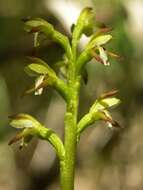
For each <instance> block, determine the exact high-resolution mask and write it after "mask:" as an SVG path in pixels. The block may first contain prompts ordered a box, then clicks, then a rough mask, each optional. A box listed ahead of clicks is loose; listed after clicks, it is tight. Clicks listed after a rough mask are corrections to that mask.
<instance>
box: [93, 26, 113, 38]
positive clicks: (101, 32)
mask: <svg viewBox="0 0 143 190" xmlns="http://www.w3.org/2000/svg"><path fill="white" fill-rule="evenodd" d="M112 30H113V29H112V28H111V27H103V28H100V29H99V30H98V31H97V32H96V35H97V36H98V35H100V34H103V33H108V32H111V31H112Z"/></svg>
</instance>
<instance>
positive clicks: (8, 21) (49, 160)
mask: <svg viewBox="0 0 143 190" xmlns="http://www.w3.org/2000/svg"><path fill="white" fill-rule="evenodd" d="M85 6H92V7H94V9H95V12H96V20H97V21H98V22H103V23H105V24H106V25H107V26H110V27H112V28H113V31H112V35H113V40H112V42H111V43H110V44H109V45H108V49H109V50H111V51H113V52H115V53H117V54H119V55H121V57H122V58H121V59H119V60H115V59H111V60H110V62H111V66H110V67H104V66H103V65H101V64H99V63H97V62H96V61H95V60H94V61H92V62H91V63H88V64H87V66H86V68H87V72H88V83H87V84H86V85H85V84H84V83H83V82H82V88H81V97H80V116H82V115H83V114H84V113H86V112H87V111H88V109H89V106H90V105H91V104H92V102H93V101H94V100H95V98H96V97H97V96H99V95H100V94H101V93H104V92H107V91H110V90H112V89H119V93H118V97H119V98H120V99H121V100H122V104H121V105H120V106H119V107H118V108H116V109H114V110H113V116H114V118H115V119H116V120H117V121H119V123H120V124H121V126H123V129H122V130H109V129H107V128H106V127H105V126H104V124H103V123H97V124H95V125H93V126H92V127H91V128H89V129H88V130H87V131H86V133H84V134H83V135H82V138H81V142H80V144H79V146H78V155H77V168H76V180H75V187H76V188H75V189H77V190H108V189H109V190H124V189H125V190H142V187H143V162H142V160H143V138H142V134H143V127H142V125H143V98H142V96H143V85H142V84H143V65H142V64H143V63H142V60H143V59H142V58H143V56H142V55H143V22H142V20H143V1H142V0H126V1H124V0H100V1H98V0H91V1H90V0H81V1H80V0H41V1H38V0H1V1H0V190H38V189H40V190H58V189H59V179H58V173H59V171H58V162H57V159H56V157H55V153H54V151H53V149H52V148H51V146H50V145H48V143H47V142H43V141H37V139H34V140H33V141H32V143H30V145H29V146H28V147H27V148H25V149H24V150H22V151H19V150H18V145H14V146H12V147H9V146H8V141H9V139H10V138H11V137H12V136H13V135H14V134H15V133H16V130H14V129H12V128H11V127H10V126H9V124H8V123H9V120H8V116H9V115H11V114H15V113H19V112H26V113H29V114H33V115H34V116H35V117H37V118H38V119H39V120H40V121H41V122H42V123H43V124H45V125H46V126H48V127H51V128H53V129H54V130H55V131H56V132H57V133H58V134H59V135H60V136H61V137H62V136H63V119H64V111H65V103H64V101H63V100H62V98H61V97H60V96H59V95H58V94H57V93H56V92H55V91H53V90H52V89H51V88H48V89H46V90H45V91H44V93H43V94H42V96H34V95H29V96H25V97H23V98H21V95H22V94H23V92H24V91H25V89H27V88H28V87H29V86H31V85H32V84H33V79H31V78H29V77H28V76H27V75H26V74H25V73H24V71H23V68H24V66H25V65H27V64H28V61H27V59H26V58H25V57H26V56H27V55H32V52H33V36H32V35H28V34H26V33H25V32H24V30H23V22H22V21H21V20H22V18H25V17H29V16H30V17H42V18H45V19H47V20H48V21H49V22H51V23H52V24H53V25H55V28H56V29H58V30H59V31H61V32H63V33H64V34H67V35H68V36H69V37H70V33H69V26H70V25H71V24H72V23H73V22H75V17H77V15H78V14H79V12H80V10H81V9H82V8H83V7H85ZM82 46H84V42H82V43H81V44H80V47H79V48H82ZM62 53H63V50H62V49H61V48H60V47H59V46H58V45H57V44H55V43H53V42H51V41H49V40H48V39H45V38H44V37H43V43H42V44H41V46H40V48H39V49H38V51H37V52H36V55H37V56H39V57H41V58H43V59H45V60H47V62H48V63H49V64H50V65H52V66H53V65H54V63H56V61H58V60H59V59H60V58H62ZM95 126H96V127H95Z"/></svg>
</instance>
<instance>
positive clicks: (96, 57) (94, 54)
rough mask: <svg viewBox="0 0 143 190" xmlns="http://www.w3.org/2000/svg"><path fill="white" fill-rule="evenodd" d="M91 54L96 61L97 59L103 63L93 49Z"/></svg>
mask: <svg viewBox="0 0 143 190" xmlns="http://www.w3.org/2000/svg"><path fill="white" fill-rule="evenodd" d="M91 54H92V56H93V57H94V58H95V59H96V61H98V62H100V63H101V64H103V65H104V61H103V60H102V59H101V57H100V56H99V55H98V54H97V53H96V52H95V51H92V52H91Z"/></svg>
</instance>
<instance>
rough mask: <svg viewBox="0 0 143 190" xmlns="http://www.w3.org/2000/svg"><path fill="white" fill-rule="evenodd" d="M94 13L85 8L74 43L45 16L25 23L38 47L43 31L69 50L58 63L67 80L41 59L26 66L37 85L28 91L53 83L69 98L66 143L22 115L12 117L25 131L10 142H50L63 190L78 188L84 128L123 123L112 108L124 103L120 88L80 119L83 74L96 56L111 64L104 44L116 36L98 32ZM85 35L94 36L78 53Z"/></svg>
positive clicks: (41, 89) (33, 120)
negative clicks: (79, 146) (77, 166)
mask: <svg viewBox="0 0 143 190" xmlns="http://www.w3.org/2000/svg"><path fill="white" fill-rule="evenodd" d="M94 16H95V15H94V11H93V10H92V8H89V7H88V8H85V9H83V11H82V12H81V14H80V16H79V18H78V20H77V23H76V24H74V27H72V40H71V43H70V40H69V39H68V38H67V37H66V36H64V35H63V34H61V33H59V32H58V31H56V30H55V29H54V27H53V26H52V25H51V24H50V23H48V22H47V21H45V20H43V19H39V18H36V19H32V20H28V21H26V22H25V29H26V31H27V32H30V33H34V39H35V40H34V46H37V45H39V42H38V39H37V38H38V35H40V33H43V34H45V35H46V36H47V37H48V39H51V40H53V41H55V42H57V43H59V44H60V45H61V46H62V47H63V49H64V51H65V54H64V56H63V60H61V61H59V62H58V63H56V65H57V66H58V67H60V71H61V72H62V73H63V75H64V80H63V78H60V76H58V73H56V72H55V71H54V70H53V69H52V68H51V67H50V66H49V65H48V64H47V63H46V62H45V61H43V60H41V59H40V58H36V57H30V58H29V59H30V61H31V63H30V64H29V65H28V66H26V68H25V71H26V73H27V74H28V75H29V76H32V77H36V80H35V85H34V87H33V88H31V89H30V90H28V91H26V93H31V92H33V91H34V92H35V95H41V94H42V91H43V88H46V87H47V86H51V87H53V88H54V89H55V90H56V91H57V92H58V93H59V94H60V95H61V96H62V97H63V98H64V100H65V101H66V106H67V108H66V113H65V128H64V131H65V138H64V142H62V141H61V140H60V138H59V137H58V135H57V134H56V133H55V132H53V131H52V130H51V129H49V128H46V127H44V126H43V125H42V124H40V123H39V122H38V121H37V120H36V119H35V118H33V117H32V116H29V115H27V114H18V115H16V116H14V117H12V121H11V123H10V124H11V125H12V126H13V127H15V128H20V129H21V128H22V129H23V130H22V132H20V133H18V134H17V135H16V137H14V138H13V139H12V140H11V141H10V144H12V143H14V142H16V141H18V140H20V139H22V145H21V146H22V147H23V146H24V145H27V144H28V143H29V142H30V140H31V138H32V137H33V136H37V137H39V138H41V139H44V140H47V141H48V142H50V143H51V144H52V146H53V147H54V148H55V150H56V153H57V156H58V158H59V161H60V176H61V189H62V190H73V189H74V173H75V172H74V171H75V157H76V147H77V142H78V141H79V139H80V138H79V137H80V135H81V133H82V132H83V131H84V129H86V128H87V127H88V126H90V125H91V124H93V123H95V122H96V121H99V120H101V121H104V122H106V124H107V126H108V127H110V128H112V127H117V126H119V125H118V124H117V122H115V121H114V120H113V118H112V117H111V115H110V112H109V110H108V109H109V108H110V107H112V106H115V105H118V104H119V103H120V100H119V99H118V98H115V97H114V95H115V94H116V92H117V91H112V92H109V93H105V94H103V95H101V96H100V97H99V98H97V99H96V100H95V102H94V103H93V105H92V106H91V107H90V108H89V112H88V113H87V114H85V115H84V116H83V117H82V118H81V120H80V121H78V119H77V118H78V107H79V93H80V85H81V77H82V73H83V70H84V69H85V65H86V63H87V62H88V61H90V60H91V59H92V58H95V59H96V60H97V61H98V62H100V63H102V64H103V66H104V65H105V66H106V65H109V62H108V57H107V51H106V49H105V48H104V47H103V46H104V45H105V44H107V43H108V42H109V41H110V40H111V39H112V36H111V35H110V34H103V33H105V32H109V31H110V30H109V29H108V28H104V29H103V28H102V29H99V30H98V31H96V32H94V30H95V26H96V25H95V23H94ZM83 34H84V35H87V36H89V37H90V39H89V42H88V43H87V45H86V46H85V48H84V50H83V51H82V52H80V53H79V54H78V52H77V46H78V42H79V40H80V38H81V36H82V35H83ZM110 54H111V53H110Z"/></svg>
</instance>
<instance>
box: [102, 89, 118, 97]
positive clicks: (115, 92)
mask: <svg viewBox="0 0 143 190" xmlns="http://www.w3.org/2000/svg"><path fill="white" fill-rule="evenodd" d="M118 92H119V90H112V91H110V92H107V93H103V94H102V95H101V96H100V97H99V99H104V98H109V97H112V96H114V95H116V94H117V93H118Z"/></svg>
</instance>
